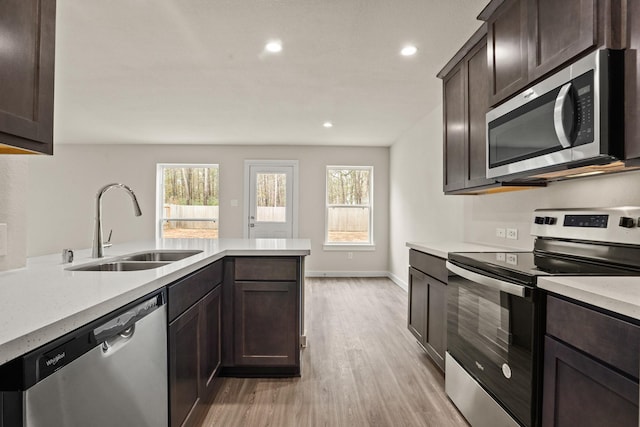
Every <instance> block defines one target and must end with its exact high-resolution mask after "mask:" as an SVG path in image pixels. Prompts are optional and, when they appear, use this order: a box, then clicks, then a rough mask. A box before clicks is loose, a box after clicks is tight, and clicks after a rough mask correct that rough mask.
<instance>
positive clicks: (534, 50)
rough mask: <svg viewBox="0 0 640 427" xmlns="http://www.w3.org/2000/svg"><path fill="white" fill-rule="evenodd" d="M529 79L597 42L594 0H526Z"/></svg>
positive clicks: (535, 77) (547, 70) (544, 72)
mask: <svg viewBox="0 0 640 427" xmlns="http://www.w3.org/2000/svg"><path fill="white" fill-rule="evenodd" d="M528 1H529V5H528V11H527V12H528V18H529V19H528V28H529V81H533V80H535V79H537V78H539V77H541V76H542V75H544V74H546V73H548V72H550V71H552V70H553V69H554V68H557V67H559V66H561V65H563V64H564V63H566V62H568V61H569V60H571V59H572V58H574V57H576V56H578V55H580V54H581V53H582V52H584V51H586V50H588V49H590V48H595V46H596V45H597V44H598V28H597V26H596V21H597V20H596V17H597V7H598V5H597V3H598V2H597V0H562V1H558V0H528Z"/></svg>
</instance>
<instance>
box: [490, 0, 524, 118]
mask: <svg viewBox="0 0 640 427" xmlns="http://www.w3.org/2000/svg"><path fill="white" fill-rule="evenodd" d="M487 59H488V66H489V77H490V78H489V91H490V92H489V97H490V102H491V105H495V104H497V103H499V102H500V101H501V100H503V99H506V98H508V97H509V96H510V95H512V94H515V93H516V92H518V91H519V90H520V89H522V88H523V87H524V86H525V85H526V84H527V81H528V73H527V68H528V47H527V0H508V1H505V2H504V3H503V4H502V5H501V6H500V7H499V8H498V9H497V10H496V11H495V13H493V14H492V15H491V17H490V18H489V20H488V21H487Z"/></svg>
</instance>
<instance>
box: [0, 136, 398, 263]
mask: <svg viewBox="0 0 640 427" xmlns="http://www.w3.org/2000/svg"><path fill="white" fill-rule="evenodd" d="M246 159H260V160H262V159H274V160H298V161H299V180H300V192H299V218H300V219H299V237H301V238H309V239H311V243H312V249H311V253H312V255H311V256H310V257H309V259H308V260H307V264H306V268H307V270H308V271H316V272H329V273H331V272H350V273H351V272H369V271H383V272H386V271H388V247H389V211H388V206H389V197H388V194H389V190H388V182H389V149H388V148H366V147H335V146H333V147H319V146H218V145H209V146H207V145H188V146H182V145H179V146H178V145H63V144H61V145H57V146H56V149H55V155H54V156H53V157H46V156H38V157H32V158H29V168H28V169H29V179H30V181H31V183H32V185H31V188H30V191H29V193H28V216H27V219H28V226H29V227H28V233H27V237H28V246H27V247H28V254H29V256H35V255H41V254H46V253H55V252H59V251H60V250H61V249H62V248H65V247H69V248H87V247H90V246H91V240H92V230H93V218H94V203H95V194H96V192H97V190H98V189H99V188H100V187H101V186H103V185H105V184H108V183H110V182H122V183H125V184H127V185H129V186H130V187H131V188H132V189H133V190H134V191H135V193H136V195H137V196H138V200H139V202H140V205H141V207H142V211H143V215H142V216H141V217H134V216H133V209H132V207H131V200H130V199H129V197H128V196H127V195H126V194H125V193H124V192H121V191H110V192H108V193H106V194H105V196H104V197H103V227H104V230H105V234H107V233H108V231H109V230H110V229H111V228H113V239H112V240H113V241H114V243H117V242H123V241H130V240H141V239H153V238H154V232H155V228H154V226H155V225H154V222H155V204H154V203H155V191H156V182H155V177H156V164H157V163H218V164H219V165H220V237H223V238H224V237H227V238H234V237H242V235H243V228H242V227H243V200H244V197H243V194H244V193H243V191H244V187H243V185H244V183H243V179H244V175H243V174H244V169H243V168H244V160H246ZM328 164H329V165H373V166H374V180H375V182H374V237H375V243H376V250H375V251H369V252H354V254H353V259H351V260H350V259H347V253H346V252H326V251H323V249H322V243H323V242H324V217H325V210H324V206H325V205H324V198H325V166H326V165H328ZM233 199H236V200H238V206H237V207H232V206H231V200H233ZM0 200H1V199H0Z"/></svg>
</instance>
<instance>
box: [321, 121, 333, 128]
mask: <svg viewBox="0 0 640 427" xmlns="http://www.w3.org/2000/svg"><path fill="white" fill-rule="evenodd" d="M322 126H324V127H326V128H332V127H333V123H331V122H324V123H323V124H322Z"/></svg>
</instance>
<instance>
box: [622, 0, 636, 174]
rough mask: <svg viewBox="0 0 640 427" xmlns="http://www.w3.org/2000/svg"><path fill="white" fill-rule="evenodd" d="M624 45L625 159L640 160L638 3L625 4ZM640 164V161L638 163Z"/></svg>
mask: <svg viewBox="0 0 640 427" xmlns="http://www.w3.org/2000/svg"><path fill="white" fill-rule="evenodd" d="M624 20H625V22H626V27H627V35H626V41H625V45H626V47H627V50H626V51H625V58H624V62H625V82H624V85H625V146H624V149H625V157H626V158H627V159H640V120H638V117H640V104H639V103H638V96H639V95H640V55H638V49H640V2H638V1H629V2H627V9H626V16H625V17H624ZM638 163H640V161H638Z"/></svg>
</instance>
